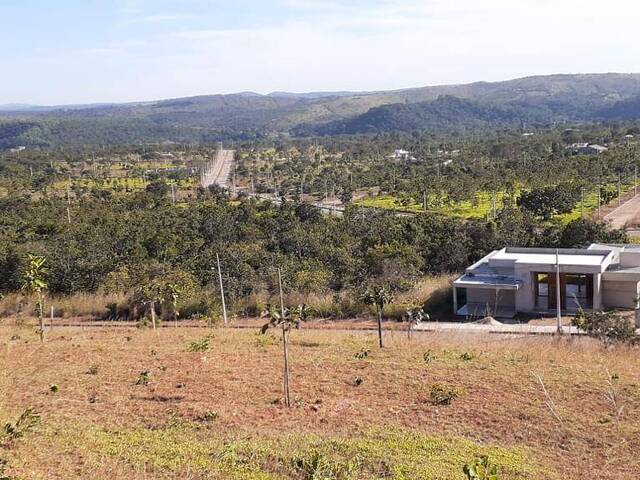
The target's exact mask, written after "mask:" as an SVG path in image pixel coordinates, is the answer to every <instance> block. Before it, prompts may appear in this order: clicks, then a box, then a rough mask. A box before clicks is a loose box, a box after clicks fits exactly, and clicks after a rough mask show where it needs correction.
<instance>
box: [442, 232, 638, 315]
mask: <svg viewBox="0 0 640 480" xmlns="http://www.w3.org/2000/svg"><path fill="white" fill-rule="evenodd" d="M558 263H559V267H558V266H557V264H558ZM558 268H559V271H560V275H559V277H560V298H559V299H558V298H557V297H558V295H557V286H556V285H557V278H558V274H557V270H558ZM639 285H640V245H599V244H593V245H591V246H590V247H589V248H586V249H560V250H556V249H545V248H513V247H506V248H503V249H502V250H495V251H493V252H491V253H490V254H489V255H487V256H485V257H484V258H483V259H481V260H479V261H478V262H476V263H475V264H473V265H471V266H470V267H469V268H467V269H466V272H465V274H464V275H462V276H461V277H460V278H458V279H456V280H455V281H454V282H453V305H454V307H453V308H454V313H455V314H456V315H462V316H486V315H492V316H494V317H502V318H511V317H513V316H515V315H516V313H520V312H522V313H536V314H540V313H542V314H544V313H550V312H555V311H556V308H557V302H558V300H559V301H560V307H561V309H562V311H563V312H567V313H571V312H575V311H577V309H578V308H583V309H585V310H589V309H594V310H597V309H604V308H628V309H633V308H638V306H639V305H638V297H639V294H640V290H639Z"/></svg>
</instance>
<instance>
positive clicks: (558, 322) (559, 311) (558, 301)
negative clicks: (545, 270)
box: [556, 248, 562, 335]
mask: <svg viewBox="0 0 640 480" xmlns="http://www.w3.org/2000/svg"><path fill="white" fill-rule="evenodd" d="M556 326H557V328H558V334H559V335H562V296H561V293H560V251H559V250H558V249H557V248H556Z"/></svg>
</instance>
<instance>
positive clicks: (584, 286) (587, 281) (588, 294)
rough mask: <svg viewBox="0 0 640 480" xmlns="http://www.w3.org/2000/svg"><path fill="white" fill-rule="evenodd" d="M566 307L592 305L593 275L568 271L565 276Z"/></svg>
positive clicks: (573, 307)
mask: <svg viewBox="0 0 640 480" xmlns="http://www.w3.org/2000/svg"><path fill="white" fill-rule="evenodd" d="M564 277H565V282H566V287H565V288H566V295H567V308H569V309H576V310H577V309H578V308H592V307H593V276H592V275H583V274H577V273H568V274H566V275H565V276H564Z"/></svg>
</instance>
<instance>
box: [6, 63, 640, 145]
mask: <svg viewBox="0 0 640 480" xmlns="http://www.w3.org/2000/svg"><path fill="white" fill-rule="evenodd" d="M452 98H457V99H461V100H465V101H466V102H456V101H454V100H452ZM637 99H640V74H633V73H598V74H554V75H537V76H530V77H523V78H517V79H513V80H505V81H500V82H485V81H478V82H473V83H466V84H453V85H435V86H426V87H414V88H406V89H399V90H389V91H377V92H376V91H373V92H366V91H362V92H348V91H342V92H307V93H291V92H271V93H269V94H258V93H255V92H239V93H233V94H216V95H199V96H193V97H181V98H173V99H164V100H156V101H148V102H128V103H104V104H88V105H67V106H58V107H56V106H53V107H38V106H26V105H22V109H19V110H17V111H7V110H4V111H2V107H0V126H2V125H5V126H6V125H7V124H11V123H13V124H20V123H22V124H28V125H29V128H28V129H27V130H26V133H25V132H24V131H23V130H24V129H22V128H8V127H6V128H4V129H0V147H3V146H4V147H6V146H12V145H15V144H28V145H45V146H46V145H55V144H58V143H69V142H70V143H74V142H77V143H81V142H87V141H93V138H94V137H95V141H99V142H101V143H110V142H112V141H116V140H117V141H119V142H122V141H131V142H144V141H189V142H205V141H212V140H216V141H217V140H220V139H251V138H264V137H268V136H271V135H281V134H285V135H297V136H307V135H333V134H338V133H342V134H361V133H380V132H388V131H399V132H410V131H414V130H425V129H428V130H434V131H435V130H437V131H439V130H447V129H454V130H455V129H457V128H458V127H461V128H462V127H463V128H484V127H490V128H493V127H498V126H512V125H515V124H517V123H519V122H521V123H527V124H532V123H533V124H536V125H544V124H545V123H551V122H556V121H600V120H612V119H616V118H624V119H631V120H633V119H636V118H640V100H637ZM407 105H409V106H410V107H407ZM89 128H93V129H95V133H92V132H89V131H88V129H89ZM128 131H129V132H128ZM3 132H4V133H3ZM16 132H22V133H20V134H18V135H16ZM110 135H111V136H110Z"/></svg>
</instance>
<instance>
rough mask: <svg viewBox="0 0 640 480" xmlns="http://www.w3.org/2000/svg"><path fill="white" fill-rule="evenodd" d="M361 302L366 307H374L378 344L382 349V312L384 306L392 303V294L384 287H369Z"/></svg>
mask: <svg viewBox="0 0 640 480" xmlns="http://www.w3.org/2000/svg"><path fill="white" fill-rule="evenodd" d="M362 300H363V301H364V303H366V304H367V305H374V306H375V307H376V313H377V317H378V344H379V346H380V348H382V310H383V309H384V306H385V305H388V304H390V303H393V300H394V299H393V294H392V293H391V292H390V291H389V290H387V289H386V288H385V287H383V286H380V285H377V286H374V287H370V288H368V289H367V291H366V292H365V293H364V295H362Z"/></svg>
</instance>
